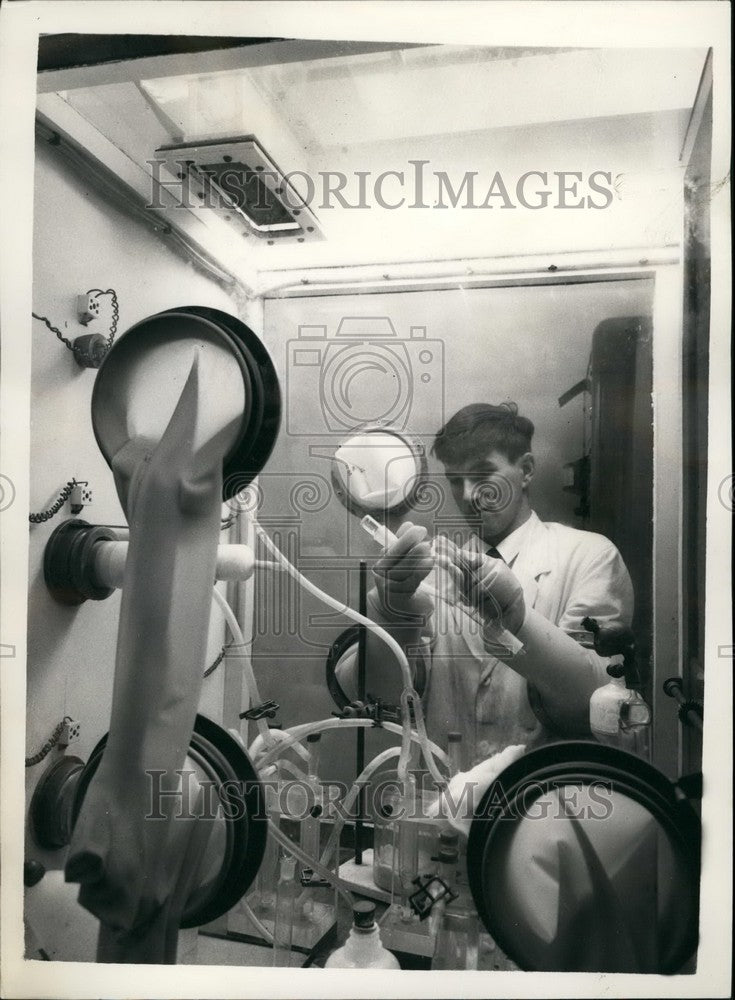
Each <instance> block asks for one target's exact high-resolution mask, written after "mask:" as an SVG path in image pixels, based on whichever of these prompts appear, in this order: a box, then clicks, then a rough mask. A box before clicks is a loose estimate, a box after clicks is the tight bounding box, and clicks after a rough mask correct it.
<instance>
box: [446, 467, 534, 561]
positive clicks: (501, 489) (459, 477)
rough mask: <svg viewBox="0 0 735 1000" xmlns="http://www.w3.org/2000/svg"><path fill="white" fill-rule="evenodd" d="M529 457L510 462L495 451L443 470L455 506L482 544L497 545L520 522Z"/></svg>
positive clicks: (529, 470) (530, 472)
mask: <svg viewBox="0 0 735 1000" xmlns="http://www.w3.org/2000/svg"><path fill="white" fill-rule="evenodd" d="M533 471H534V464H533V456H532V455H531V454H530V453H529V452H526V453H525V454H524V455H521V456H520V457H519V458H518V459H517V460H516V461H514V462H512V461H511V460H510V459H509V458H508V456H507V455H504V454H503V453H502V452H499V451H490V452H486V453H485V454H484V455H481V456H478V457H475V458H469V459H465V460H464V461H462V462H461V463H459V464H457V465H448V466H446V468H445V473H446V477H447V481H448V483H449V485H450V488H451V490H452V496H453V497H454V499H455V501H456V503H457V506H458V507H459V509H460V511H461V512H462V514H463V515H464V517H465V518H466V519H467V522H468V523H469V524H470V525H471V527H473V528H474V529H475V530H476V531H478V532H479V533H480V534H481V535H482V537H483V538H484V539H485V541H486V542H488V543H492V544H497V542H499V541H501V540H502V539H503V538H505V537H506V535H509V534H510V532H511V531H513V530H514V529H515V528H516V527H518V526H519V524H521V523H522V522H523V520H524V516H523V515H524V514H525V513H526V507H527V505H526V503H525V501H526V488H527V486H528V484H529V483H530V481H531V479H532V478H533Z"/></svg>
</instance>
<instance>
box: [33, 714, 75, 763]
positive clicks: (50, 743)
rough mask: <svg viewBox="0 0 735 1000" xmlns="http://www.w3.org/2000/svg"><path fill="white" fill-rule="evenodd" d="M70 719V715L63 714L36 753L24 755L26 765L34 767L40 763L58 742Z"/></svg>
mask: <svg viewBox="0 0 735 1000" xmlns="http://www.w3.org/2000/svg"><path fill="white" fill-rule="evenodd" d="M71 721H72V717H71V716H70V715H65V716H64V718H63V719H62V720H61V722H60V723H59V724H58V726H57V727H56V728H55V729H54V731H53V733H51V735H50V736H49V738H48V739H47V740H46V742H45V743H44V745H43V746H42V747H41V749H40V750H39V751H38V753H34V754H33V756H32V757H26V767H34V766H35V765H36V764H40V763H41V761H42V760H44V759H45V758H46V757H48V755H49V754H50V753H51V751H52V750H53V749H54V747H55V746H56V745H57V743H58V742H59V739H60V738H61V734H62V733H63V732H64V729H65V728H66V725H67V723H69V722H71Z"/></svg>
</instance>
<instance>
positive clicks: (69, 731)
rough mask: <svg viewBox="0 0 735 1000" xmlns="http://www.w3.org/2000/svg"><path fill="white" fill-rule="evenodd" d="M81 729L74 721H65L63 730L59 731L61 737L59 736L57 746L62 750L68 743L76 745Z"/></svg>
mask: <svg viewBox="0 0 735 1000" xmlns="http://www.w3.org/2000/svg"><path fill="white" fill-rule="evenodd" d="M81 731H82V727H81V725H80V724H79V723H78V722H75V721H74V719H65V720H64V728H63V729H62V730H61V735H60V736H59V742H58V746H59V747H60V748H61V749H62V750H64V749H65V748H66V747H68V746H69V744H70V743H76V741H77V740H78V739H79V736H80V734H81Z"/></svg>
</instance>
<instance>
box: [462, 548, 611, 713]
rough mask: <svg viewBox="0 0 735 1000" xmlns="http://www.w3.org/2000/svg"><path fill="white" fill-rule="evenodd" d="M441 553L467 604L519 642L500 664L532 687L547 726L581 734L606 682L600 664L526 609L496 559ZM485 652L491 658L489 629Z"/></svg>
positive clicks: (520, 594) (476, 554)
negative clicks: (459, 576) (458, 577)
mask: <svg viewBox="0 0 735 1000" xmlns="http://www.w3.org/2000/svg"><path fill="white" fill-rule="evenodd" d="M445 552H446V553H447V554H448V555H449V556H450V557H451V558H453V559H454V560H455V561H456V564H457V566H458V567H459V569H460V570H461V571H462V572H463V574H464V578H463V589H464V596H465V599H466V601H467V603H468V604H469V605H470V606H472V607H473V608H474V609H475V611H476V612H477V613H478V614H479V615H480V616H481V617H484V618H486V619H487V621H488V623H489V624H490V625H493V624H495V625H497V622H498V620H500V621H501V622H502V624H503V625H504V626H505V627H506V628H508V629H510V630H511V631H512V632H513V633H514V634H515V635H517V636H518V638H519V639H520V640H521V642H522V643H523V646H524V649H523V651H522V652H520V653H518V654H517V655H516V656H514V657H512V658H510V659H506V660H505V662H507V664H508V666H510V667H512V668H513V670H515V671H517V672H518V673H519V674H520V675H521V676H522V677H525V678H526V680H528V681H530V682H531V684H533V685H534V687H535V688H536V690H537V692H538V694H539V696H540V699H541V703H542V707H543V710H544V713H545V715H546V716H547V717H548V719H549V722H550V723H551V724H552V725H553V726H554V727H555V728H558V729H560V730H561V731H562V732H564V731H567V732H569V733H579V732H584V731H587V730H588V728H589V704H590V697H591V696H592V692H593V691H594V690H595V689H596V688H598V687H599V686H600V684H603V683H604V682H605V679H606V676H605V675H604V674H603V672H602V671H603V667H602V665H601V663H600V662H599V661H598V660H597V658H595V660H594V661H593V660H592V659H591V658H590V656H589V655H588V652H587V650H585V649H584V648H583V647H582V646H580V645H579V644H578V643H576V642H575V641H574V639H572V638H571V636H569V635H567V634H566V632H564V631H563V630H562V629H560V628H558V627H557V626H556V625H553V624H552V623H551V622H550V621H548V619H546V618H544V617H543V615H541V614H539V613H538V612H537V611H535V610H534V609H533V608H527V607H526V604H525V601H524V598H523V588H522V586H521V584H520V582H519V581H518V579H517V578H516V577H515V575H514V574H513V571H512V570H511V569H510V568H509V567H508V566H506V564H505V563H504V562H503V560H502V559H493V558H492V557H491V556H488V555H484V554H482V553H479V552H467V551H466V550H458V549H457V548H456V547H452V546H451V543H447V545H446V546H445ZM486 648H487V650H488V652H489V653H492V654H493V655H497V652H496V649H495V648H494V644H493V638H492V630H491V629H490V630H489V632H488V639H487V642H486ZM504 659H505V658H504Z"/></svg>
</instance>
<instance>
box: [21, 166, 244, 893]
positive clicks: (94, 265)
mask: <svg viewBox="0 0 735 1000" xmlns="http://www.w3.org/2000/svg"><path fill="white" fill-rule="evenodd" d="M34 240H35V242H34V287H33V311H34V312H36V313H40V314H42V315H44V316H47V317H49V319H50V320H51V322H52V323H53V324H54V325H55V326H58V327H59V328H60V329H61V330H62V331H63V332H64V334H65V336H69V337H70V338H71V339H73V338H74V337H75V336H78V335H80V334H82V333H84V332H85V330H84V328H83V327H81V326H80V325H79V324H78V322H77V319H76V312H75V297H76V295H77V294H78V293H81V292H85V291H86V290H87V289H90V288H102V289H107V288H111V287H112V288H115V289H116V291H117V295H118V300H119V304H120V320H119V326H118V332H119V334H123V333H124V332H125V330H126V329H128V328H129V327H130V326H132V325H133V324H134V323H136V322H137V321H139V320H141V319H143V318H144V317H146V316H148V315H150V314H152V313H155V312H158V311H159V310H161V309H166V308H170V307H173V306H181V305H194V304H200V305H207V306H212V307H216V308H219V309H223V310H226V311H228V312H230V313H233V314H237V313H238V309H237V306H236V304H235V303H234V302H233V299H232V297H231V296H230V295H229V294H228V293H226V292H225V291H224V290H223V289H222V288H220V287H219V286H218V285H217V284H215V283H214V282H213V281H211V280H209V279H208V278H207V277H206V276H205V275H203V274H202V273H201V272H199V271H198V270H196V269H195V268H194V267H193V266H192V265H191V264H190V263H188V262H186V261H185V260H184V259H182V258H181V257H179V256H177V255H175V254H174V253H173V252H171V251H170V250H169V249H168V248H167V247H166V246H165V245H164V244H163V243H162V242H160V241H159V240H158V239H157V238H156V236H155V235H154V234H153V233H152V232H150V231H149V230H147V229H146V228H145V227H144V226H143V225H142V224H140V223H139V222H136V221H133V220H131V219H129V218H128V217H127V216H125V215H123V214H121V213H120V212H118V211H116V210H115V209H112V208H110V207H109V206H108V205H107V204H105V203H104V202H102V201H101V199H100V198H99V197H98V196H97V195H96V194H95V193H94V192H93V191H92V190H91V189H89V188H88V187H87V185H86V184H85V182H84V181H83V180H82V179H81V178H79V177H76V176H73V175H71V173H70V172H69V171H68V169H67V167H66V166H65V165H64V164H63V163H62V161H59V160H57V159H56V157H55V155H54V153H53V151H51V150H49V149H48V148H47V147H45V146H44V147H40V148H38V149H37V155H36V195H35V208H34ZM104 307H105V305H103V308H104ZM90 329H91V328H90ZM32 351H33V356H32V387H31V392H32V397H31V407H32V409H31V466H30V496H31V503H32V508H33V510H34V511H40V510H43V509H45V508H47V507H48V506H49V505H50V504H51V502H53V500H54V499H55V498H56V496H57V495H58V492H59V490H60V488H61V487H62V486H63V485H64V484H65V483H66V482H67V481H68V480H69V479H71V478H72V477H73V476H75V477H76V478H77V479H83V480H89V484H90V486H91V487H92V489H93V491H94V499H93V504H92V505H91V506H90V507H87V508H85V509H84V511H83V512H82V513H81V514H80V515H79V516H80V517H82V518H84V519H85V520H87V521H90V522H92V523H102V524H121V523H124V519H123V517H122V513H121V510H120V505H119V503H118V499H117V495H116V492H115V488H114V484H113V480H112V474H111V472H110V470H109V468H108V466H107V464H106V463H105V461H104V459H103V458H102V455H101V453H100V451H99V449H98V448H97V444H96V442H95V439H94V436H93V433H92V426H91V420H90V395H91V392H92V386H93V384H94V376H95V373H94V371H91V370H82V369H81V368H80V367H79V366H78V365H77V364H76V362H75V360H74V358H73V356H72V354H71V352H70V351H68V350H67V349H66V348H65V347H64V346H63V345H62V344H61V343H60V342H59V341H58V340H57V339H56V337H55V336H54V334H53V333H51V332H50V331H49V330H48V329H47V328H46V327H45V326H44V324H43V323H41V322H38V321H35V320H34V323H33V345H32ZM70 516H71V515H70V511H69V506H68V504H67V505H65V507H64V508H63V509H62V511H61V512H60V513H59V514H58V515H57V516H56V517H55V518H54V519H53V520H51V521H48V522H46V523H45V524H37V525H31V526H30V550H29V571H30V591H29V609H28V688H27V695H28V708H27V735H26V754H27V755H31V754H33V753H35V752H36V751H37V750H38V749H39V748H40V747H41V746H42V744H43V743H44V742H45V741H46V740H47V738H48V737H49V735H50V733H51V732H52V730H53V729H54V727H55V726H56V724H57V723H58V722H59V721H60V720H61V719H62V717H63V716H65V715H70V716H72V717H73V718H74V719H75V720H76V721H78V722H79V723H81V739H80V740H79V742H78V743H76V744H74V745H72V746H71V747H70V748H69V750H68V752H69V753H74V754H77V755H79V756H80V757H82V758H83V759H86V758H87V756H88V754H89V752H90V751H91V749H92V748H93V747H94V745H95V744H96V743H97V741H98V740H99V739H100V737H101V736H102V735H103V734H104V733H105V732H106V731H107V728H108V722H109V715H110V707H111V692H112V677H113V669H114V662H115V641H116V633H117V622H118V613H119V593H116V594H114V595H113V596H112V597H110V598H108V599H107V600H106V601H100V602H93V601H87V602H86V603H85V604H83V605H81V606H80V607H65V606H63V605H60V604H58V603H56V602H55V601H54V600H53V599H52V598H51V596H50V595H49V593H48V591H47V589H46V586H45V584H44V580H43V553H44V547H45V545H46V542H47V540H48V538H49V536H50V534H51V532H52V531H53V530H54V528H56V527H57V525H58V524H59V523H60V522H61V521H62V520H64V519H66V518H68V517H70ZM221 631H222V630H221V622H220V621H219V620H218V619H215V618H213V629H212V638H211V639H210V647H211V652H212V655H214V654H216V652H217V650H218V649H219V645H220V644H221V641H222V640H221ZM223 674H224V671H223V670H222V669H220V670H218V671H217V672H215V673H214V674H213V675H212V676H211V677H210V678H208V679H207V680H206V681H205V682H204V691H203V696H202V711H204V712H205V714H207V715H210V716H212V717H215V718H218V717H221V712H222V690H223V684H224V677H223ZM57 754H58V751H54V752H52V754H51V755H50V756H49V757H47V758H46V761H45V762H44V763H42V764H38V765H37V766H35V767H32V768H29V769H28V770H27V771H26V794H27V796H28V797H30V795H31V794H32V792H33V789H34V788H35V786H36V783H37V781H38V779H39V777H40V776H41V775H42V774H43V772H44V770H45V769H46V767H47V765H48V763H49V762H50V761H52V760H54V759H55V757H56V755H57ZM27 852H28V853H27V856H28V857H33V858H38V859H39V860H41V861H42V862H43V863H44V864H46V865H47V866H48V867H54V868H58V867H61V866H62V865H63V862H64V857H63V855H64V852H63V851H56V852H45V851H42V850H40V849H39V848H38V847H37V846H36V845H35V844H34V843H33V842H32V841H31V840H30V837H29V838H28V839H27ZM42 885H43V883H41V886H42ZM41 886H39V887H38V888H37V889H36V890H31V891H33V892H37V891H39V890H40V889H41ZM70 888H71V887H70Z"/></svg>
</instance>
